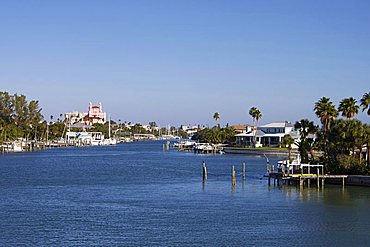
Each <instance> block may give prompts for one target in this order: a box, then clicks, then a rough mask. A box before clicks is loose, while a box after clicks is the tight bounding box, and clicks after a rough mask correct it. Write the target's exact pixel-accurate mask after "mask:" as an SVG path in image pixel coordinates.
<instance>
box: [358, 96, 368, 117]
mask: <svg viewBox="0 0 370 247" xmlns="http://www.w3.org/2000/svg"><path fill="white" fill-rule="evenodd" d="M360 102H361V106H362V111H365V110H366V109H367V115H370V92H369V93H365V94H364V95H363V96H362V98H361V100H360Z"/></svg>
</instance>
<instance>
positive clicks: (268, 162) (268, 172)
mask: <svg viewBox="0 0 370 247" xmlns="http://www.w3.org/2000/svg"><path fill="white" fill-rule="evenodd" d="M266 168H267V174H270V161H267V167H266Z"/></svg>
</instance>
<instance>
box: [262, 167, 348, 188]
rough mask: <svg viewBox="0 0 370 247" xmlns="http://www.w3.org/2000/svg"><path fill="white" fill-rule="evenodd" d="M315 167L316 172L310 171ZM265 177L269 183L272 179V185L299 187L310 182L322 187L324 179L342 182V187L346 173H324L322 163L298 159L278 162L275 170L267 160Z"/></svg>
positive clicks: (308, 185)
mask: <svg viewBox="0 0 370 247" xmlns="http://www.w3.org/2000/svg"><path fill="white" fill-rule="evenodd" d="M315 168H316V173H312V172H311V171H314V170H315ZM265 177H267V178H268V184H269V185H271V180H273V183H274V185H275V184H277V185H278V186H279V185H296V186H298V185H299V187H300V188H303V187H304V186H307V187H310V186H311V182H313V184H316V187H317V188H318V189H319V188H320V187H322V188H324V186H325V180H327V181H328V182H336V183H340V182H341V183H342V186H343V187H344V185H345V181H346V179H347V177H348V175H330V174H325V173H324V165H320V164H302V163H300V160H294V161H293V162H292V163H290V162H289V161H288V160H283V161H279V162H278V166H277V171H275V166H274V165H272V166H270V164H269V162H267V173H266V175H265Z"/></svg>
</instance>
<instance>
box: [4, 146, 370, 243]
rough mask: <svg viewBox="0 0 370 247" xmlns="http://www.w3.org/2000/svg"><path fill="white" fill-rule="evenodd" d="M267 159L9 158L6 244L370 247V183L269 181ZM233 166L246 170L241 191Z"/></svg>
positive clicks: (81, 151) (67, 154)
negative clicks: (320, 186) (320, 187)
mask: <svg viewBox="0 0 370 247" xmlns="http://www.w3.org/2000/svg"><path fill="white" fill-rule="evenodd" d="M203 160H204V161H206V163H207V167H208V172H209V177H208V181H207V183H206V184H203V183H202V180H201V173H202V161H203ZM242 161H245V162H246V164H247V177H246V181H245V183H244V184H243V183H242V181H241V179H240V170H241V163H242ZM271 161H276V159H271ZM265 164H266V161H265V158H263V157H250V156H230V155H215V156H212V155H196V154H193V153H179V152H177V151H170V152H165V153H163V152H162V143H161V142H142V143H128V144H121V145H117V146H113V147H85V148H66V149H50V150H43V151H38V152H33V153H14V154H5V155H2V156H0V176H1V177H0V222H1V224H0V233H1V234H0V245H1V246H14V245H17V244H19V245H22V244H23V245H27V246H30V245H37V246H40V245H42V246H45V245H47V246H50V245H56V246H85V245H95V246H251V245H258V246H268V245H269V246H286V245H288V244H289V245H293V246H304V245H310V246H323V245H326V246H334V245H336V246H349V245H352V246H369V245H370V242H369V241H370V211H369V210H370V188H361V187H346V188H345V189H344V190H342V188H341V186H330V185H327V186H326V188H325V191H324V192H322V191H320V192H317V191H316V189H315V188H313V189H305V190H303V191H299V190H297V189H296V188H295V187H283V188H277V187H274V186H271V187H268V186H267V181H266V180H265V179H263V178H262V175H263V174H264V172H265V169H266V167H265ZM231 165H235V166H236V169H237V171H238V172H239V177H238V181H237V185H236V187H235V188H234V189H233V188H232V185H231V179H230V170H231Z"/></svg>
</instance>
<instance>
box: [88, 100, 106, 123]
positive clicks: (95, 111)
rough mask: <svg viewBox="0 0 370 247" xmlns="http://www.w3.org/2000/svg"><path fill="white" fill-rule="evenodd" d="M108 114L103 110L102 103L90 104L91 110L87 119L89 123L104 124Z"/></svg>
mask: <svg viewBox="0 0 370 247" xmlns="http://www.w3.org/2000/svg"><path fill="white" fill-rule="evenodd" d="M106 115H107V114H106V113H105V112H103V109H102V106H101V103H99V105H93V104H91V102H90V104H89V112H88V113H87V116H86V117H85V121H86V124H87V125H93V124H96V123H100V124H104V123H105V122H106V119H107V116H106Z"/></svg>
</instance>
